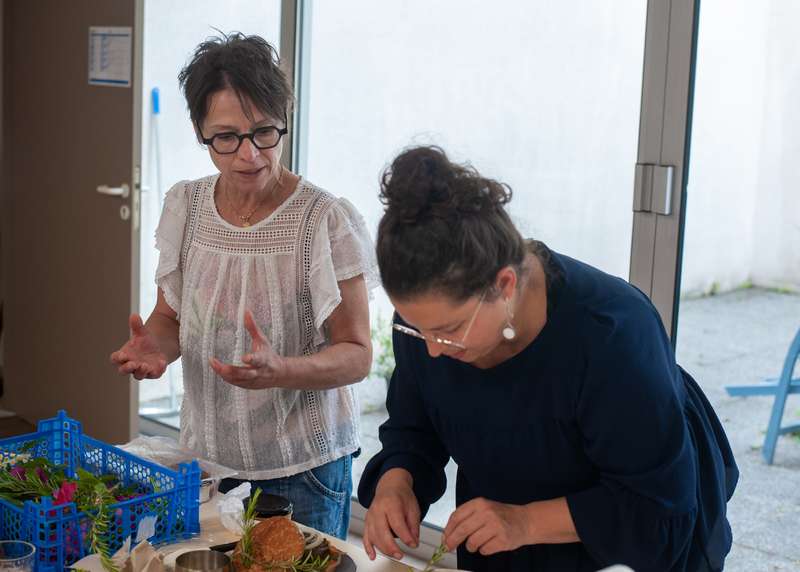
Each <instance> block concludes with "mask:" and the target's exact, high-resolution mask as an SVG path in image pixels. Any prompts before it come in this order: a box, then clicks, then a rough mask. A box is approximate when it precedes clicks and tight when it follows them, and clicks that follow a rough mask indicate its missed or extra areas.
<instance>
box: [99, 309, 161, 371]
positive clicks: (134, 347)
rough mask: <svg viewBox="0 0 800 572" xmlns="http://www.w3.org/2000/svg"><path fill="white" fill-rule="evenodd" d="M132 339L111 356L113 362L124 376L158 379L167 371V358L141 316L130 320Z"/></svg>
mask: <svg viewBox="0 0 800 572" xmlns="http://www.w3.org/2000/svg"><path fill="white" fill-rule="evenodd" d="M128 324H129V325H130V328H131V337H130V339H129V340H128V341H127V342H125V345H123V346H122V347H121V348H120V349H118V350H117V351H115V352H114V353H112V354H111V361H112V363H115V364H117V365H118V366H119V368H118V370H119V372H120V373H121V374H123V375H133V377H135V378H136V379H144V378H148V379H156V378H159V377H161V376H162V375H163V374H164V371H165V370H166V369H167V356H166V355H165V354H164V352H162V351H161V348H160V347H159V345H158V342H157V341H156V338H155V336H153V334H151V333H150V331H149V330H148V329H147V326H145V325H144V324H143V323H142V317H141V316H140V315H139V314H131V317H130V318H129V320H128Z"/></svg>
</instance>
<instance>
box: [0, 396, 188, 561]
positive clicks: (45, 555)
mask: <svg viewBox="0 0 800 572" xmlns="http://www.w3.org/2000/svg"><path fill="white" fill-rule="evenodd" d="M20 452H24V453H26V454H29V455H30V456H31V457H46V458H47V459H49V460H50V461H52V462H54V463H56V464H59V465H64V466H65V467H66V470H65V472H66V474H67V476H69V477H74V476H75V470H76V469H77V468H82V469H85V470H87V471H89V472H91V473H94V474H96V475H100V474H114V475H116V476H117V477H118V478H119V480H120V481H121V482H122V483H123V485H126V486H127V485H131V484H136V485H138V488H139V492H141V493H144V494H143V495H142V496H139V497H136V498H133V499H130V500H126V501H121V502H118V503H116V504H113V505H111V506H110V507H109V512H110V513H111V517H112V518H111V526H110V528H109V533H108V536H107V539H108V543H109V546H110V548H111V551H112V553H113V552H115V551H116V550H117V549H119V548H120V546H122V543H123V542H124V541H125V539H126V538H127V537H128V536H132V537H133V539H135V538H136V530H137V527H138V525H139V521H140V520H141V519H142V518H144V517H145V516H150V515H154V516H156V517H157V521H156V534H155V536H153V537H151V538H150V542H152V543H154V544H155V543H160V542H167V541H172V540H176V539H178V538H186V537H189V536H192V535H194V534H197V533H198V532H200V501H199V495H200V468H199V467H198V465H197V461H192V462H191V463H183V464H181V465H180V466H179V468H178V470H177V471H173V470H170V469H167V468H165V467H162V466H161V465H157V464H155V463H152V462H150V461H146V460H144V459H141V458H139V457H137V456H135V455H132V454H130V453H128V452H126V451H123V450H122V449H119V448H117V447H114V446H112V445H107V444H106V443H103V442H101V441H98V440H96V439H92V438H91V437H88V436H86V435H84V434H83V431H82V429H81V424H80V422H78V421H75V420H74V419H70V418H69V417H67V415H66V413H64V411H59V412H58V415H57V416H56V417H54V418H53V419H45V420H43V421H40V422H39V425H38V431H37V432H36V433H30V434H27V435H20V436H18V437H12V438H10V439H0V461H3V462H5V461H7V460H8V459H10V458H12V457H14V456H16V455H18V454H20ZM90 526H91V516H90V515H87V513H85V512H78V510H77V508H76V506H75V504H74V503H67V504H62V505H57V506H56V505H53V503H52V500H51V499H50V498H49V497H48V498H43V499H42V501H41V502H39V503H35V502H32V501H26V502H25V505H24V506H23V507H22V508H20V507H18V506H15V505H14V504H12V503H10V502H8V501H6V500H4V499H0V539H4V540H7V539H13V540H27V541H28V542H31V543H32V544H34V545H35V546H36V553H37V562H36V569H37V571H39V572H49V571H51V570H59V571H60V570H63V569H64V568H65V567H66V566H69V565H70V564H72V563H74V562H76V561H77V560H80V559H81V558H83V557H84V556H86V554H88V552H89V538H88V534H87V531H88V530H89V527H90Z"/></svg>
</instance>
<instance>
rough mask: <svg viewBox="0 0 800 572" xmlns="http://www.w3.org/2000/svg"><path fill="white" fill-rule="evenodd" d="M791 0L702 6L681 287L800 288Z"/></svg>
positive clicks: (799, 82)
mask: <svg viewBox="0 0 800 572" xmlns="http://www.w3.org/2000/svg"><path fill="white" fill-rule="evenodd" d="M798 17H800V4H798V3H797V2H793V1H791V0H770V1H765V2H750V1H748V0H704V2H702V4H701V17H700V35H699V42H698V64H697V79H696V86H695V100H694V118H693V132H692V142H691V145H692V147H691V161H690V165H689V169H690V171H689V184H688V204H687V215H686V235H685V243H684V265H683V279H682V290H683V292H684V293H689V292H692V293H693V292H702V291H708V290H710V289H712V288H714V287H718V288H719V289H721V290H727V289H730V288H735V287H737V286H739V285H741V284H743V283H747V282H752V283H754V284H758V285H766V286H792V285H793V286H794V287H800V170H798V169H797V161H798V159H797V158H798V157H800V134H798V130H797V128H796V126H797V125H798V124H800V109H799V106H798V101H800V46H799V45H798V43H797V41H796V39H795V38H796V30H795V27H796V26H795V24H796V22H797V21H798Z"/></svg>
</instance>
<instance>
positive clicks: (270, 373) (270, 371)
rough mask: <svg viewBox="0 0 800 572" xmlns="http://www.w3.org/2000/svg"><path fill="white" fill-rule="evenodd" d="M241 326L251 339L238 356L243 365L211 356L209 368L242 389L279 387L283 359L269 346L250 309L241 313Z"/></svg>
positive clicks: (282, 370)
mask: <svg viewBox="0 0 800 572" xmlns="http://www.w3.org/2000/svg"><path fill="white" fill-rule="evenodd" d="M244 327H245V328H247V331H248V332H250V337H251V338H252V340H253V345H252V348H251V351H250V353H249V354H245V355H243V356H242V361H243V362H244V363H245V365H242V366H236V365H231V364H227V363H222V362H221V361H219V360H218V359H217V358H211V359H210V360H209V362H210V363H211V368H212V369H213V370H214V371H215V372H217V375H219V376H220V377H221V378H222V379H224V380H225V381H227V382H228V383H230V384H231V385H235V386H237V387H241V388H244V389H266V388H268V387H280V381H281V378H282V374H283V372H284V369H285V366H284V364H285V360H284V358H283V357H281V356H280V355H278V354H277V353H276V352H275V350H273V349H272V345H271V344H270V343H269V340H268V339H267V337H266V336H265V335H264V332H262V331H261V329H260V328H259V327H258V325H257V324H256V322H255V320H254V319H253V314H252V313H251V312H250V310H247V311H246V312H245V314H244Z"/></svg>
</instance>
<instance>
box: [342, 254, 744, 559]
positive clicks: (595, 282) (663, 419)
mask: <svg viewBox="0 0 800 572" xmlns="http://www.w3.org/2000/svg"><path fill="white" fill-rule="evenodd" d="M549 267H550V270H551V273H552V274H553V275H555V276H557V278H556V279H555V280H554V281H553V283H552V284H549V285H548V318H547V324H546V325H545V327H544V329H543V330H542V332H541V333H540V334H539V335H538V336H537V338H536V339H535V340H534V341H533V342H532V343H531V344H530V345H529V346H528V347H526V348H525V349H524V350H522V351H521V352H520V353H518V354H517V355H515V356H513V357H512V358H510V359H508V360H506V361H505V362H503V363H500V364H499V365H497V366H495V367H492V368H489V369H479V368H476V367H474V366H472V365H469V364H466V363H463V362H460V361H457V360H453V359H451V358H448V357H446V356H442V357H438V358H431V357H430V355H429V354H428V352H427V350H426V347H425V342H424V341H422V340H418V339H416V338H413V337H411V336H407V335H404V334H401V333H399V332H395V333H394V338H393V344H394V352H395V359H396V369H395V371H394V375H393V376H392V380H391V383H390V385H389V393H388V396H387V408H388V411H389V419H388V420H387V421H386V422H385V423H384V424H383V425H382V426H381V428H380V432H379V435H380V440H381V443H382V445H383V448H382V450H381V451H380V453H378V454H377V455H376V456H375V457H373V458H372V459H371V460H370V462H369V464H368V465H367V467H366V469H365V471H364V474H363V476H362V477H361V482H360V485H359V488H358V496H359V500H360V502H361V503H362V504H363V505H364V506H369V504H370V503H371V502H372V498H373V496H374V494H375V486H376V484H377V482H378V480H379V479H380V477H381V475H382V474H383V473H384V472H386V471H387V470H389V469H391V468H393V467H402V468H404V469H407V470H408V471H409V472H410V473H411V474H412V475H413V478H414V493H415V494H416V496H417V499H418V500H419V503H420V507H421V509H422V511H423V514H424V513H425V512H426V511H427V509H428V507H429V506H430V504H431V503H433V502H435V501H436V500H438V499H439V498H440V497H441V496H442V494H443V493H444V490H445V486H446V478H445V473H444V467H445V465H446V464H447V462H448V459H449V458H450V457H452V458H453V459H454V460H455V462H456V463H457V465H458V476H457V479H456V504H457V505H460V504H462V503H464V502H466V501H468V500H470V499H473V498H476V497H484V498H487V499H490V500H494V501H498V502H503V503H511V504H524V503H529V502H532V501H537V500H545V499H552V498H557V497H562V496H566V498H567V503H568V506H569V510H570V513H571V515H572V519H573V521H574V522H575V527H576V529H577V532H578V536H579V538H580V539H581V542H580V543H571V544H561V545H556V544H554V545H535V546H526V547H522V548H519V549H518V550H515V551H513V552H506V553H501V554H497V555H493V556H490V557H484V556H481V555H480V554H472V553H469V552H468V551H467V550H466V549H465V548H464V546H463V545H462V546H461V547H459V551H458V565H459V568H462V569H467V570H498V571H499V570H503V571H508V570H557V571H572V570H574V571H594V570H598V569H599V568H602V567H604V566H609V565H611V564H627V565H628V566H630V567H631V568H633V569H634V570H636V572H645V571H647V570H658V571H667V570H691V571H693V572H694V571H696V570H721V569H722V567H723V563H724V559H725V556H726V554H727V553H728V552H729V550H730V547H731V530H730V526H729V524H728V521H727V518H726V516H725V508H726V502H727V501H728V500H729V499H730V497H731V495H732V494H733V490H734V488H735V486H736V482H737V480H738V476H739V471H738V469H737V467H736V463H735V461H734V459H733V454H732V452H731V450H730V446H729V445H728V441H727V438H726V437H725V433H724V431H723V429H722V426H721V425H720V423H719V420H718V419H717V417H716V415H715V413H714V411H713V409H712V408H711V406H710V404H709V403H708V401H707V400H706V398H705V396H704V395H703V393H702V391H701V390H700V388H699V387H698V386H697V384H696V383H695V381H694V380H693V379H692V378H691V377H690V376H689V375H688V374H687V373H686V372H685V371H683V370H682V369H681V368H680V367H679V366H678V365H677V364H676V363H675V356H674V353H673V351H672V347H671V345H670V342H669V339H668V337H667V335H666V332H665V330H664V328H663V326H662V323H661V320H660V318H659V315H658V313H657V312H656V310H655V308H654V307H653V305H652V304H651V303H650V301H649V300H648V298H647V297H646V296H645V295H644V294H642V293H641V292H640V291H639V290H637V289H636V288H634V287H633V286H631V285H629V284H628V283H627V282H625V281H624V280H621V279H619V278H616V277H613V276H610V275H608V274H605V273H603V272H601V271H599V270H597V269H595V268H592V267H591V266H588V265H586V264H584V263H581V262H579V261H577V260H574V259H572V258H569V257H567V256H563V255H559V254H556V253H551V257H550V262H549Z"/></svg>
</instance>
